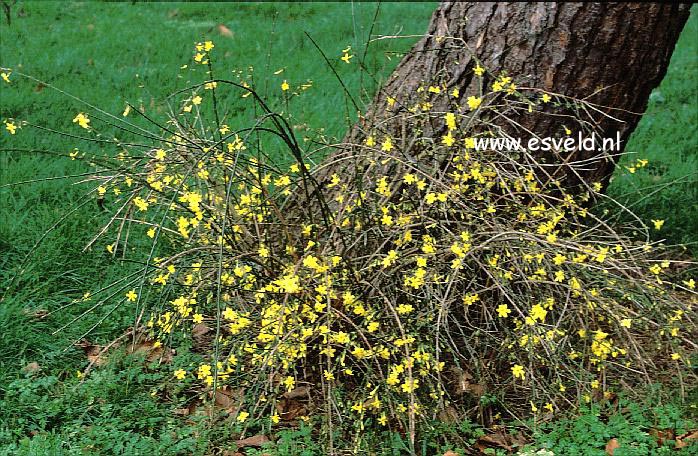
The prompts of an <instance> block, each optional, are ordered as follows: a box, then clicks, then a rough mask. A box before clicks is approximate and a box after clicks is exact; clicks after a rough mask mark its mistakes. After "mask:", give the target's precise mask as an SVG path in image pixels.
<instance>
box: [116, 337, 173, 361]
mask: <svg viewBox="0 0 698 456" xmlns="http://www.w3.org/2000/svg"><path fill="white" fill-rule="evenodd" d="M126 353H127V354H129V355H135V354H145V360H146V361H147V362H148V363H152V362H153V361H158V362H160V364H169V363H170V362H171V361H172V357H173V352H172V349H170V348H163V347H162V345H158V346H155V342H154V341H152V340H144V341H142V342H137V343H135V344H134V343H130V344H129V345H128V347H127V348H126Z"/></svg>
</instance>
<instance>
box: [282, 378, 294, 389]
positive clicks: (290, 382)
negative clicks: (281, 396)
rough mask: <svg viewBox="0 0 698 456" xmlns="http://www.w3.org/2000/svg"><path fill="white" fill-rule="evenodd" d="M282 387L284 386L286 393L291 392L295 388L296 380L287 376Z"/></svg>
mask: <svg viewBox="0 0 698 456" xmlns="http://www.w3.org/2000/svg"><path fill="white" fill-rule="evenodd" d="M284 386H286V390H287V391H291V390H292V389H293V387H294V386H296V379H295V378H293V377H291V376H290V375H289V376H288V377H286V378H285V379H284Z"/></svg>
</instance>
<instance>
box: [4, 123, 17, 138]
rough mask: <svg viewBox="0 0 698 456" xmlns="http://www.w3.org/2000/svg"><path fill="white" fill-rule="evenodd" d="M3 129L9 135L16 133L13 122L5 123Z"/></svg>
mask: <svg viewBox="0 0 698 456" xmlns="http://www.w3.org/2000/svg"><path fill="white" fill-rule="evenodd" d="M5 129H6V130H7V131H9V132H10V134H11V135H14V134H15V132H16V131H17V126H16V125H15V124H14V123H13V122H5Z"/></svg>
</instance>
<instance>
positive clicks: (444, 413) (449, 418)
mask: <svg viewBox="0 0 698 456" xmlns="http://www.w3.org/2000/svg"><path fill="white" fill-rule="evenodd" d="M438 417H439V420H440V421H441V422H443V423H457V422H459V421H460V416H459V415H458V411H457V410H456V408H455V407H453V406H452V405H448V406H446V408H444V409H443V410H440V411H439V414H438Z"/></svg>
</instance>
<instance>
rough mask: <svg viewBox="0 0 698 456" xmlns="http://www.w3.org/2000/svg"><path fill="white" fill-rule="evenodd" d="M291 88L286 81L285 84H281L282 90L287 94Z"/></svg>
mask: <svg viewBox="0 0 698 456" xmlns="http://www.w3.org/2000/svg"><path fill="white" fill-rule="evenodd" d="M289 88H290V86H289V85H288V82H286V80H285V79H284V82H282V83H281V90H283V91H284V92H285V91H287V90H288V89H289Z"/></svg>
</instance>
